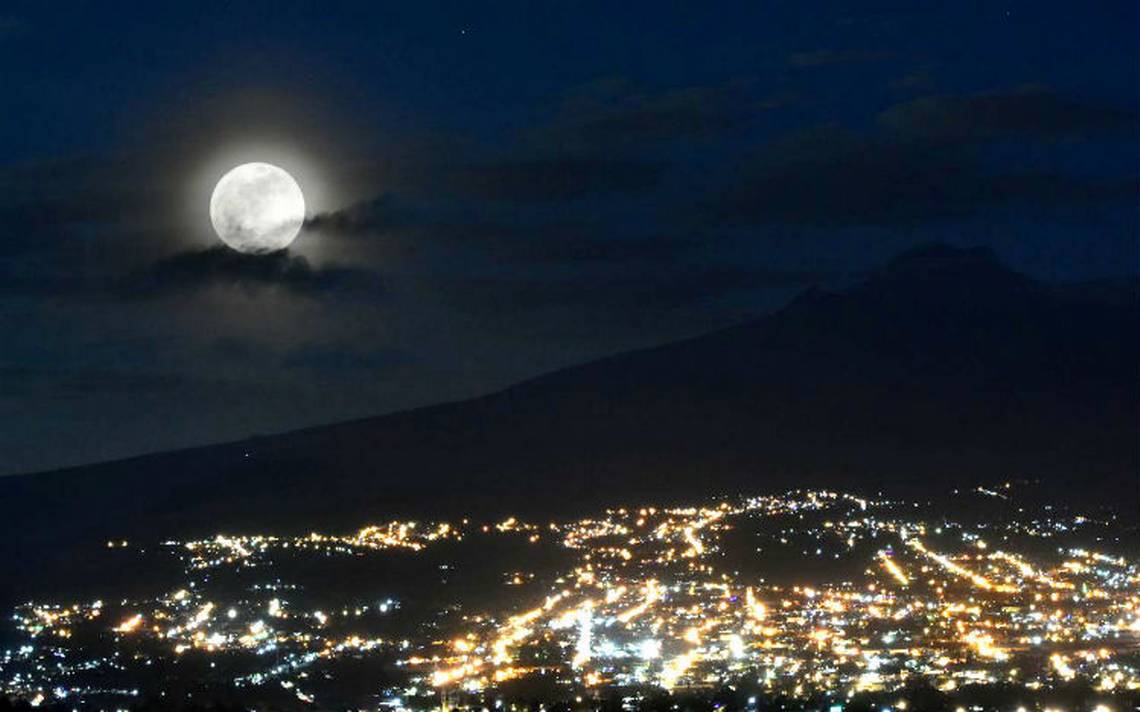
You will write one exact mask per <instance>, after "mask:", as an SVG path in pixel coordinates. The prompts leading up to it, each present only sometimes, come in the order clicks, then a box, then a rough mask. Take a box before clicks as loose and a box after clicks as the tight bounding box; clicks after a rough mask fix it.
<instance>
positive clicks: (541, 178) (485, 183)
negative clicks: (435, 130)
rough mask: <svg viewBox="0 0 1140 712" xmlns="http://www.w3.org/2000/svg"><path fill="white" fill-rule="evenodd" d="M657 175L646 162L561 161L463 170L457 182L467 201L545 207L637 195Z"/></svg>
mask: <svg viewBox="0 0 1140 712" xmlns="http://www.w3.org/2000/svg"><path fill="white" fill-rule="evenodd" d="M661 170H662V166H661V165H660V164H655V163H648V162H637V161H623V160H610V159H602V158H575V157H565V158H550V159H535V160H523V161H513V162H501V163H488V164H483V165H473V166H467V167H464V168H461V169H459V170H458V171H457V174H456V178H457V184H458V185H457V187H458V188H459V189H460V190H461V191H462V192H463V193H464V194H465V195H467V196H469V197H473V198H478V199H487V200H498V201H527V202H529V201H537V202H546V201H558V200H574V199H578V198H585V197H588V196H591V195H595V194H598V193H607V194H613V193H626V192H632V191H637V190H641V189H644V188H648V187H651V186H652V185H654V184H655V183H656V182H657V180H658V178H659V176H660V174H661Z"/></svg>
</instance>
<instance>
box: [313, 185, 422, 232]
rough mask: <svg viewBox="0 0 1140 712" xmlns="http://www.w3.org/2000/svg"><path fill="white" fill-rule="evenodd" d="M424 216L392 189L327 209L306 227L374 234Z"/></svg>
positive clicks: (317, 229)
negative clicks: (390, 191) (348, 204)
mask: <svg viewBox="0 0 1140 712" xmlns="http://www.w3.org/2000/svg"><path fill="white" fill-rule="evenodd" d="M424 219H425V217H424V216H422V215H420V214H419V213H418V212H417V211H416V210H415V209H414V208H413V207H412V206H411V205H410V204H409V203H407V202H404V201H401V199H400V198H399V197H397V196H396V195H395V194H393V193H385V194H384V195H380V196H377V197H376V198H372V199H370V200H363V201H360V202H358V203H353V204H352V205H350V206H348V207H346V208H343V209H341V210H334V211H330V212H326V213H320V214H318V215H314V216H312V217H310V218H308V219H307V220H306V221H305V228H306V229H309V230H313V231H317V232H328V233H333V234H336V235H343V236H358V235H374V234H378V233H384V232H388V231H389V230H393V229H396V228H400V227H407V226H410V225H416V224H419V223H421V222H422V221H423V220H424Z"/></svg>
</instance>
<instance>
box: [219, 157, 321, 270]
mask: <svg viewBox="0 0 1140 712" xmlns="http://www.w3.org/2000/svg"><path fill="white" fill-rule="evenodd" d="M304 221H305V196H303V195H302V194H301V186H299V185H297V181H295V180H293V176H291V175H289V174H288V173H287V172H286V171H285V170H284V169H281V168H278V167H277V166H274V165H272V164H269V163H243V164H242V165H240V166H238V167H237V168H234V169H232V170H231V171H230V172H229V173H226V174H225V175H224V176H222V179H221V180H220V181H218V185H217V186H215V187H214V194H213V195H212V196H210V222H212V223H213V224H214V231H215V232H217V233H218V237H220V238H222V242H224V243H226V245H228V246H229V247H231V248H233V249H235V250H237V251H238V252H245V253H247V254H255V255H257V254H265V253H267V252H276V251H277V250H283V249H285V248H286V247H288V246H289V244H290V243H291V242H293V239H294V238H295V237H297V233H298V232H300V231H301V224H302V223H304Z"/></svg>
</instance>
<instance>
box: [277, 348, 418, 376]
mask: <svg viewBox="0 0 1140 712" xmlns="http://www.w3.org/2000/svg"><path fill="white" fill-rule="evenodd" d="M411 361H412V356H411V355H410V354H408V353H406V352H404V351H401V350H399V349H394V348H362V347H361V346H360V345H359V344H352V343H343V342H321V343H310V344H304V345H302V346H300V347H298V348H296V349H293V350H292V351H290V352H289V353H288V354H286V355H285V358H284V359H283V360H282V365H283V366H285V367H286V368H297V369H304V370H311V371H329V372H335V373H342V372H344V371H348V370H365V371H378V370H382V369H385V368H391V367H394V366H402V365H406V364H408V363H410V362H411Z"/></svg>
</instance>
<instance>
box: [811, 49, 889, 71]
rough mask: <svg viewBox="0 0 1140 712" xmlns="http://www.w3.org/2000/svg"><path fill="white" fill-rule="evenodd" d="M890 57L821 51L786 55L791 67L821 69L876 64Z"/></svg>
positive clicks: (872, 53)
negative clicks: (830, 66)
mask: <svg viewBox="0 0 1140 712" xmlns="http://www.w3.org/2000/svg"><path fill="white" fill-rule="evenodd" d="M890 56H891V53H889V52H871V51H867V50H847V51H837V50H830V49H821V50H815V51H811V52H793V53H792V54H790V55H788V64H789V65H791V66H793V67H801V68H806V67H823V66H826V65H829V64H856V63H858V62H876V61H879V60H882V59H887V58H889V57H890Z"/></svg>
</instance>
